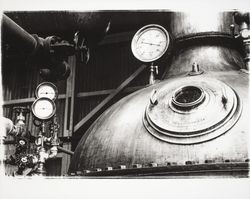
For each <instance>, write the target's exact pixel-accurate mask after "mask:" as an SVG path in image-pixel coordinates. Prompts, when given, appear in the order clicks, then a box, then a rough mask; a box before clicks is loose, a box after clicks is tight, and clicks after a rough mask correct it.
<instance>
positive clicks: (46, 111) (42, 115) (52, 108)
mask: <svg viewBox="0 0 250 199" xmlns="http://www.w3.org/2000/svg"><path fill="white" fill-rule="evenodd" d="M32 112H33V114H34V116H35V117H36V118H38V119H40V120H48V119H50V118H51V117H53V116H54V114H55V112H56V105H55V103H54V101H52V100H51V99H48V98H45V97H42V98H39V99H37V100H36V101H34V103H33V104H32Z"/></svg>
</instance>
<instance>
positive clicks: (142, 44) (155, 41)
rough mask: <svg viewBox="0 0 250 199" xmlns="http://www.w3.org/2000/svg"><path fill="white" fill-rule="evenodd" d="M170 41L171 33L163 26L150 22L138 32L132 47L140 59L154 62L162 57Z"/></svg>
mask: <svg viewBox="0 0 250 199" xmlns="http://www.w3.org/2000/svg"><path fill="white" fill-rule="evenodd" d="M169 42H170V37H169V34H168V32H167V31H166V30H165V29H164V28H163V27H162V26H159V25H156V24H150V25H147V26H144V27H142V28H141V29H140V30H138V31H137V32H136V34H135V35H134V37H133V39H132V43H131V49H132V52H133V54H134V56H135V57H136V58H137V59H139V60H140V61H142V62H152V61H155V60H157V59H159V58H160V57H162V55H163V54H164V53H165V52H166V51H167V49H168V47H169Z"/></svg>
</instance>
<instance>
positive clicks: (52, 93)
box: [36, 82, 58, 100]
mask: <svg viewBox="0 0 250 199" xmlns="http://www.w3.org/2000/svg"><path fill="white" fill-rule="evenodd" d="M57 93H58V91H57V88H56V86H55V85H54V84H52V83H50V82H44V83H41V84H40V85H39V86H38V87H37V89H36V97H37V98H41V97H46V98H49V99H51V100H55V99H56V98H57Z"/></svg>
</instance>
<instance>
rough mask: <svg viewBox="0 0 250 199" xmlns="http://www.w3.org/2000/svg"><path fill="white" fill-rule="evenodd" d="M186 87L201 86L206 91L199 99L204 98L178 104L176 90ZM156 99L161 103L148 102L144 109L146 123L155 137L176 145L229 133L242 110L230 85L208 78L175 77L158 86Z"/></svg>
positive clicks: (192, 142)
mask: <svg viewBox="0 0 250 199" xmlns="http://www.w3.org/2000/svg"><path fill="white" fill-rule="evenodd" d="M189 85H190V86H189ZM186 86H189V87H191V86H192V87H193V88H192V87H191V88H192V89H194V87H196V88H198V87H200V88H201V89H202V90H203V92H204V95H203V98H200V100H203V101H199V99H198V100H196V101H195V102H196V104H194V103H192V106H191V107H188V109H187V107H183V106H182V107H175V105H174V103H173V102H174V101H173V99H172V98H173V96H174V95H175V93H176V91H175V89H176V88H178V90H180V89H179V88H183V87H186ZM178 90H177V92H178ZM201 95H202V94H201ZM188 97H189V98H190V97H191V96H188ZM157 98H158V100H157V101H158V103H157V104H156V105H154V106H152V105H150V104H149V105H148V106H147V108H146V110H145V117H144V119H143V122H144V125H145V127H146V128H147V130H148V131H149V132H150V133H151V134H152V135H154V136H155V137H156V138H158V139H160V140H163V141H166V142H169V143H174V144H195V143H200V142H205V141H208V140H210V139H214V138H216V137H218V136H220V135H221V134H224V133H226V132H227V130H229V129H230V128H231V127H232V126H233V125H234V124H235V123H236V122H237V120H238V119H239V116H240V114H241V109H242V105H241V102H240V100H239V98H238V97H237V95H236V93H235V92H234V91H233V90H232V89H231V88H230V87H228V86H227V85H225V84H224V83H222V82H220V81H218V80H216V79H213V78H206V77H197V76H195V77H184V78H177V79H174V80H173V81H170V82H169V83H168V84H167V85H164V86H163V87H159V88H158V97H157ZM223 99H224V101H223ZM198 102H199V103H198ZM188 104H190V103H188ZM215 115H216V117H214V116H215Z"/></svg>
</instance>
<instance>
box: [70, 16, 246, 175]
mask: <svg viewBox="0 0 250 199" xmlns="http://www.w3.org/2000/svg"><path fill="white" fill-rule="evenodd" d="M208 16H209V17H210V18H209V20H210V21H209V20H207V24H206V23H204V20H203V21H202V22H198V21H197V20H200V19H205V18H206V17H208ZM199 17H200V19H197V18H194V17H193V18H192V17H191V18H190V17H188V15H187V14H186V13H172V19H173V22H172V26H171V27H172V32H173V33H174V36H175V37H184V36H188V35H190V34H193V33H199V32H200V33H205V32H208V31H210V32H211V31H218V32H222V33H226V32H227V30H226V27H227V25H228V24H229V26H230V23H231V18H230V17H231V13H219V14H218V15H212V14H211V13H210V15H206V13H204V14H202V13H200V15H199ZM191 19H192V20H191ZM218 19H219V21H216V20H218ZM215 22H216V23H215ZM203 23H204V24H203ZM203 25H204V26H203ZM229 26H228V28H229ZM170 32H171V31H170ZM227 39H228V38H226V40H227ZM226 40H225V38H224V37H223V38H222V39H221V38H219V39H214V38H213V37H208V38H206V37H205V38H199V39H197V38H194V39H193V41H194V42H193V41H192V42H191V43H190V42H189V41H188V40H183V41H182V42H181V44H180V45H178V46H177V47H178V48H177V49H175V51H174V52H173V57H172V60H171V63H170V64H169V63H166V66H167V65H170V66H169V68H167V69H166V74H165V76H164V80H163V81H161V82H160V83H157V84H154V85H152V86H149V87H146V88H144V89H142V90H140V91H137V92H135V93H133V94H131V95H129V96H127V97H125V98H123V99H122V100H120V101H119V102H117V103H116V104H114V105H113V106H112V107H110V108H109V109H108V110H106V111H105V112H104V113H103V114H102V115H101V116H100V117H99V118H98V119H97V120H96V121H95V122H94V123H93V125H92V126H91V127H90V128H89V129H88V131H87V132H86V133H85V134H84V136H83V137H82V139H81V141H80V142H79V144H78V146H77V148H76V150H75V153H74V156H73V158H72V161H71V165H70V168H69V173H71V172H76V171H84V170H93V169H94V168H106V167H112V168H116V167H118V166H119V165H125V166H126V168H133V165H135V164H140V165H149V164H152V163H156V164H157V165H163V166H166V165H168V163H175V164H177V165H185V164H186V163H187V162H188V164H189V163H190V164H191V163H199V164H202V163H204V162H205V163H206V162H208V163H209V162H213V163H216V164H219V163H222V162H223V165H224V163H226V162H228V161H230V162H245V160H247V159H248V147H247V145H248V140H249V132H250V131H249V125H248V123H249V119H250V117H249V108H250V106H249V91H248V90H249V75H248V74H246V73H243V72H241V70H240V69H241V68H243V67H244V60H243V58H242V55H241V54H240V51H239V49H238V48H237V47H236V46H234V45H232V46H230V45H229V44H230V42H225V41H226ZM197 41H198V42H197ZM227 41H231V39H229V40H227ZM193 63H196V64H198V65H199V70H202V71H203V73H198V74H196V75H194V76H192V75H190V71H192V70H193V69H192V65H193ZM180 95H182V96H181V97H180ZM186 95H187V96H188V97H186ZM190 95H191V98H190ZM186 99H187V100H186ZM204 167H206V165H205V166H204ZM185 168H186V167H183V168H182V169H183V170H182V171H185V172H190V171H188V170H185ZM191 168H194V167H191ZM206 168H207V169H208V171H209V168H210V167H209V166H208V167H206ZM211 168H212V167H211ZM139 169H140V168H139ZM139 169H138V170H139ZM197 169H198V167H197ZM229 171H230V169H229ZM231 171H232V170H231ZM138 173H140V171H138ZM156 173H157V169H156V170H155V171H154V172H152V173H150V175H154V174H156ZM190 173H191V172H190ZM161 174H162V175H164V172H163V173H161ZM165 174H166V173H165ZM115 175H118V174H115ZM166 175H167V174H166Z"/></svg>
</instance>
